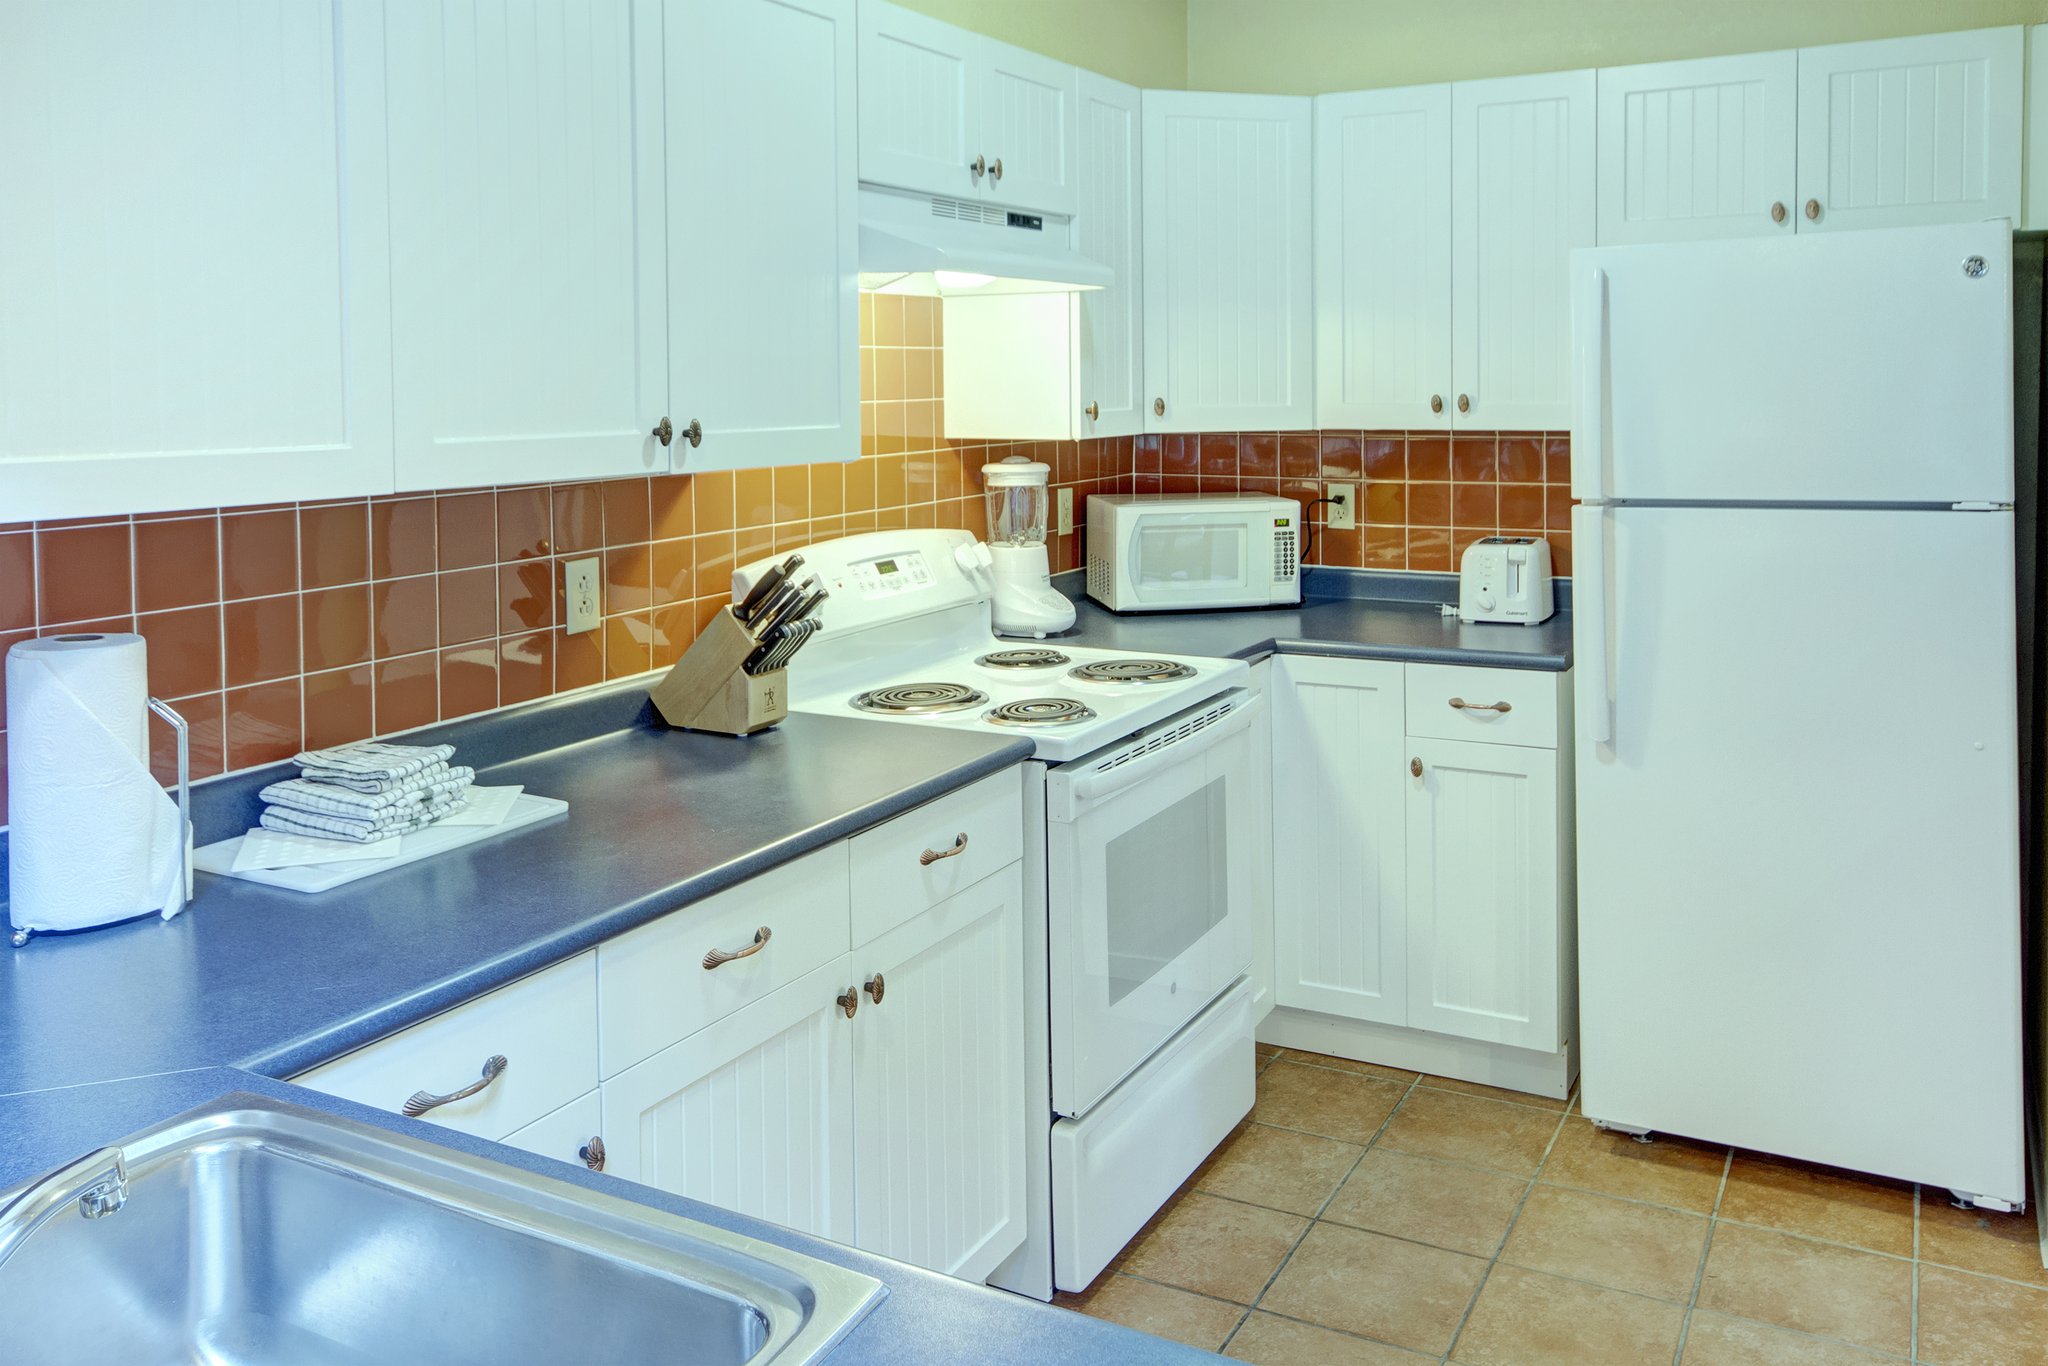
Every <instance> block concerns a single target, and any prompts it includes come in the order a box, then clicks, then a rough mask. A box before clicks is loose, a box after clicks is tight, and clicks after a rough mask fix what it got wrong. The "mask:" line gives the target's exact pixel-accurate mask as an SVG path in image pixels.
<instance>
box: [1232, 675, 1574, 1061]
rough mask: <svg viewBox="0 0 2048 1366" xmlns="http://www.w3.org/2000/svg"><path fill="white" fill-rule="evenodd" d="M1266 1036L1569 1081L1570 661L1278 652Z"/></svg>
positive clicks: (1375, 1057) (1353, 1053) (1373, 1056)
mask: <svg viewBox="0 0 2048 1366" xmlns="http://www.w3.org/2000/svg"><path fill="white" fill-rule="evenodd" d="M1277 666H1278V667H1277V668H1276V671H1275V675H1274V703H1275V705H1274V709H1273V762H1274V773H1275V781H1274V813H1273V846H1274V959H1275V996H1276V1000H1277V1002H1278V1005H1279V1007H1280V1009H1279V1010H1277V1011H1275V1013H1274V1014H1273V1015H1272V1016H1271V1017H1269V1019H1268V1020H1267V1021H1266V1023H1265V1024H1264V1025H1263V1026H1262V1027H1261V1030H1260V1037H1261V1038H1263V1039H1267V1040H1269V1041H1272V1042H1276V1043H1283V1044H1287V1045H1289V1046H1293V1047H1301V1048H1312V1049H1320V1050H1322V1051H1325V1052H1333V1053H1337V1054H1340V1055H1344V1056H1350V1057H1355V1058H1359V1059H1363V1060H1368V1061H1374V1062H1382V1063H1388V1064H1393V1065H1397V1066H1403V1067H1414V1068H1419V1069H1423V1070H1429V1071H1435V1072H1440V1073H1444V1074H1446V1075H1450V1076H1463V1077H1465V1078H1467V1079H1469V1080H1474V1081H1486V1082H1491V1083H1493V1084H1496V1085H1503V1086H1509V1087H1514V1088H1517V1089H1521V1090H1529V1091H1538V1092H1543V1093H1547V1094H1552V1095H1564V1094H1565V1093H1566V1091H1567V1090H1568V1089H1569V1087H1570V1083H1571V1080H1572V1076H1573V1075H1574V1074H1575V1072H1576V1070H1577V1058H1576V1046H1575V1044H1574V1042H1573V1038H1574V1028H1573V1026H1574V1022H1575V1016H1576V1009H1577V1007H1576V981H1577V972H1576V966H1575V962H1574V955H1575V952H1576V940H1575V936H1574V933H1573V929H1572V926H1573V922H1574V914H1575V907H1574V902H1573V897H1572V891H1571V888H1572V869H1573V860H1572V835H1573V829H1572V822H1571V801H1572V796H1571V783H1570V768H1571V730H1570V716H1571V711H1570V707H1571V675H1570V674H1569V673H1564V674H1555V673H1545V672H1537V671H1531V670H1511V669H1477V668H1468V667H1465V666H1461V665H1434V664H1399V663H1391V662H1384V661H1378V660H1351V659H1330V658H1316V657H1312V656H1305V655H1290V656H1282V657H1280V659H1279V660H1278V661H1277Z"/></svg>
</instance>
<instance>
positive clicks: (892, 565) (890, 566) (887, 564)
mask: <svg viewBox="0 0 2048 1366" xmlns="http://www.w3.org/2000/svg"><path fill="white" fill-rule="evenodd" d="M875 572H876V573H877V574H893V573H895V572H896V561H894V560H876V561H875Z"/></svg>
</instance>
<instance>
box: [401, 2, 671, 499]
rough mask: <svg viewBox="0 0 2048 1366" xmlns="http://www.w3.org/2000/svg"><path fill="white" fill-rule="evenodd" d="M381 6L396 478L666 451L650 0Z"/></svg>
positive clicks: (413, 484) (442, 483)
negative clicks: (535, 11) (517, 12)
mask: <svg viewBox="0 0 2048 1366" xmlns="http://www.w3.org/2000/svg"><path fill="white" fill-rule="evenodd" d="M386 13H387V16H388V18H387V24H388V32H387V36H386V42H385V54H386V55H385V65H386V76H385V85H386V99H387V107H388V110H389V121H390V137H389V143H390V155H391V277H392V338H391V345H392V359H393V365H392V371H393V379H392V386H393V395H392V399H393V403H394V406H395V415H396V433H397V447H398V457H397V483H398V487H399V488H401V489H433V488H450V487H459V486H464V485H476V484H509V483H518V482H521V481H523V480H539V479H555V478H568V477H582V476H588V477H602V476H605V475H616V474H634V473H642V472H646V471H649V470H652V469H655V468H662V469H666V468H667V466H668V453H667V452H666V451H664V450H662V448H661V446H660V445H659V444H658V443H657V442H656V440H655V438H654V437H653V435H652V434H651V433H652V430H653V428H654V425H655V424H656V423H657V422H658V421H659V420H660V419H661V417H662V416H663V414H664V413H665V412H666V411H667V387H668V356H667V345H668V339H667V336H666V334H665V328H664V318H663V304H664V300H665V297H666V293H665V291H666V289H667V285H666V281H665V267H664V255H663V253H664V251H665V249H666V242H665V240H664V237H663V232H664V224H663V218H664V209H665V200H664V192H663V186H662V159H661V148H662V86H663V82H662V70H661V18H662V16H661V8H660V3H659V0H589V3H587V4H580V5H574V6H570V7H567V8H564V9H557V10H554V11H553V12H552V13H551V14H550V15H548V16H547V17H546V18H544V19H542V20H540V21H539V22H536V21H535V18H534V16H532V15H524V16H517V17H515V16H514V15H513V14H512V13H510V12H509V11H508V8H507V7H506V6H503V5H498V4H483V5H479V4H474V3H471V0H434V2H433V3H429V2H428V0H405V3H397V4H391V5H389V6H388V7H387V10H386ZM679 93H680V92H679V91H674V90H672V91H671V94H670V98H672V99H673V98H677V97H678V95H679Z"/></svg>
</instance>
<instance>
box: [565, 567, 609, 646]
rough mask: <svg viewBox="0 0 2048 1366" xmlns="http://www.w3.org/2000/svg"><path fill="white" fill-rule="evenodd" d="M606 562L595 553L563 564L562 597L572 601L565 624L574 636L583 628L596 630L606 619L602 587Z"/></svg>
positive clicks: (569, 602) (569, 604)
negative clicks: (600, 582)
mask: <svg viewBox="0 0 2048 1366" xmlns="http://www.w3.org/2000/svg"><path fill="white" fill-rule="evenodd" d="M602 565H603V561H602V560H600V559H599V558H598V557H597V556H595V555H592V556H591V557H590V558H588V559H584V560H569V561H566V562H565V563H564V564H563V565H562V599H563V601H564V602H565V603H567V604H568V621H567V622H566V623H565V626H566V629H567V631H568V633H569V634H570V635H572V636H573V635H575V634H577V633H578V632H579V631H595V630H596V629H597V627H598V623H599V622H600V621H602V620H603V619H604V599H603V597H602V596H601V594H602V592H603V590H602V589H601V588H599V587H598V581H599V579H600V577H601V576H602V574H603V569H602Z"/></svg>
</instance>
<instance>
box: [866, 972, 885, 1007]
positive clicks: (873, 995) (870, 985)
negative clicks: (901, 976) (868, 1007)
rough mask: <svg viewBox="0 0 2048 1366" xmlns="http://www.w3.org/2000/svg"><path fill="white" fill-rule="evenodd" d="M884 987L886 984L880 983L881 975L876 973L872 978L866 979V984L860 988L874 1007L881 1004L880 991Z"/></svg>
mask: <svg viewBox="0 0 2048 1366" xmlns="http://www.w3.org/2000/svg"><path fill="white" fill-rule="evenodd" d="M885 985H886V984H885V983H884V982H883V981H882V974H881V973H879V972H878V973H876V974H875V975H874V976H872V977H870V978H868V980H867V982H866V984H865V985H864V986H862V987H861V990H862V991H865V992H866V993H867V994H868V996H869V998H870V999H871V1000H873V1001H874V1003H875V1004H876V1005H880V1004H881V1003H882V991H883V988H884V986H885Z"/></svg>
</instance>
